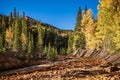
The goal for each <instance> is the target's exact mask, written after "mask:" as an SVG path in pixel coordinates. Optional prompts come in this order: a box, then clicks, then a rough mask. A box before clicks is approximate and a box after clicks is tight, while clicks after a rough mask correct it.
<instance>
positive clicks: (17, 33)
mask: <svg viewBox="0 0 120 80" xmlns="http://www.w3.org/2000/svg"><path fill="white" fill-rule="evenodd" d="M13 34H14V44H13V49H14V50H21V48H22V44H21V23H20V21H19V19H18V18H16V20H15V26H14V33H13Z"/></svg>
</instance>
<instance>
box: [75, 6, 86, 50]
mask: <svg viewBox="0 0 120 80" xmlns="http://www.w3.org/2000/svg"><path fill="white" fill-rule="evenodd" d="M81 20H82V12H81V9H80V8H79V9H78V15H77V19H76V27H75V31H74V38H73V39H74V41H73V49H74V50H76V49H77V48H82V49H83V48H85V44H86V43H85V35H84V33H83V32H82V30H83V28H82V26H81Z"/></svg>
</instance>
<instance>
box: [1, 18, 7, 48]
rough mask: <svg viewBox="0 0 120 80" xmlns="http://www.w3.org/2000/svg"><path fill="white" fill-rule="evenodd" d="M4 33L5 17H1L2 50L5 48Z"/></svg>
mask: <svg viewBox="0 0 120 80" xmlns="http://www.w3.org/2000/svg"><path fill="white" fill-rule="evenodd" d="M5 31H6V23H5V17H4V16H3V17H2V33H1V36H2V43H3V44H2V45H3V48H5V44H6V42H5Z"/></svg>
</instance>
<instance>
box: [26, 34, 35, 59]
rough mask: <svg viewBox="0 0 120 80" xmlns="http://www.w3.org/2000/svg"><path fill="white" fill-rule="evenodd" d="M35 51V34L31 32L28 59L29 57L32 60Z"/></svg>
mask: <svg viewBox="0 0 120 80" xmlns="http://www.w3.org/2000/svg"><path fill="white" fill-rule="evenodd" d="M33 51H34V40H33V34H32V33H30V32H29V40H28V53H27V57H29V58H30V56H31V57H33Z"/></svg>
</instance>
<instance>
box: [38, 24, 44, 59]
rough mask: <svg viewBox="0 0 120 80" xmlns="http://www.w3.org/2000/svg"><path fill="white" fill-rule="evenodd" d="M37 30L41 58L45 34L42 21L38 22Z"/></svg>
mask: <svg viewBox="0 0 120 80" xmlns="http://www.w3.org/2000/svg"><path fill="white" fill-rule="evenodd" d="M37 32H38V36H37V39H38V40H37V53H38V55H39V58H41V56H42V53H43V38H44V37H43V36H44V35H43V34H44V29H43V27H42V26H41V24H40V23H37Z"/></svg>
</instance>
